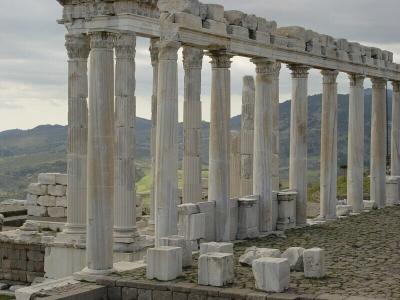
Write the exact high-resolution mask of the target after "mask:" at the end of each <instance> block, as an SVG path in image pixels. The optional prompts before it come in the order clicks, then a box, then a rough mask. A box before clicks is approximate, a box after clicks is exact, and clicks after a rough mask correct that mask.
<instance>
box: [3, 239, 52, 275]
mask: <svg viewBox="0 0 400 300" xmlns="http://www.w3.org/2000/svg"><path fill="white" fill-rule="evenodd" d="M44 254H45V246H44V245H41V244H35V243H23V242H21V243H18V242H15V241H0V279H4V280H15V281H23V282H32V281H33V280H34V279H35V278H36V277H43V276H44Z"/></svg>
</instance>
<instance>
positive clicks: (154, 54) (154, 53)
mask: <svg viewBox="0 0 400 300" xmlns="http://www.w3.org/2000/svg"><path fill="white" fill-rule="evenodd" d="M157 43H158V39H151V44H150V48H149V51H150V57H151V65H152V67H153V93H152V96H151V133H150V135H151V137H150V138H151V145H150V152H151V153H150V154H151V171H150V172H151V175H150V177H151V190H150V218H149V227H150V230H154V226H155V218H154V215H155V197H154V180H155V172H154V171H155V166H156V138H157V93H158V52H159V51H158V46H157Z"/></svg>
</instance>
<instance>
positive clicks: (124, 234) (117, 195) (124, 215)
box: [114, 33, 139, 251]
mask: <svg viewBox="0 0 400 300" xmlns="http://www.w3.org/2000/svg"><path fill="white" fill-rule="evenodd" d="M135 47H136V36H135V35H134V34H128V33H122V34H120V35H118V37H117V40H116V43H115V58H116V63H115V162H114V163H115V178H114V248H115V250H124V251H127V250H130V249H131V248H132V244H133V243H134V242H135V238H137V237H138V235H139V234H138V231H137V228H136V191H135V116H136V99H135V84H136V82H135V51H136V50H135Z"/></svg>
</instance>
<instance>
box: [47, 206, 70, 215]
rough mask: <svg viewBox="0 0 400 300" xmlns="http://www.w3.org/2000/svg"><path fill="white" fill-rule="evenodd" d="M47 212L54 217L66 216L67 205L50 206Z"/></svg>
mask: <svg viewBox="0 0 400 300" xmlns="http://www.w3.org/2000/svg"><path fill="white" fill-rule="evenodd" d="M47 212H48V214H49V216H50V217H52V218H63V217H65V216H66V209H65V207H56V206H54V207H49V208H48V209H47Z"/></svg>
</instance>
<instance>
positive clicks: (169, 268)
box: [146, 246, 182, 281]
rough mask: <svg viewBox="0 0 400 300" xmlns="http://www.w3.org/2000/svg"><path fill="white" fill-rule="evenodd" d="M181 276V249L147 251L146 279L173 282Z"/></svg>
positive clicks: (158, 248)
mask: <svg viewBox="0 0 400 300" xmlns="http://www.w3.org/2000/svg"><path fill="white" fill-rule="evenodd" d="M181 274H182V248H180V247H169V246H164V247H157V248H151V249H148V250H147V275H146V276H147V278H148V279H158V280H161V281H169V280H174V279H176V278H177V277H178V276H180V275H181Z"/></svg>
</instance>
